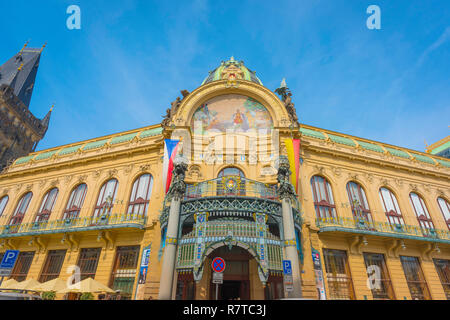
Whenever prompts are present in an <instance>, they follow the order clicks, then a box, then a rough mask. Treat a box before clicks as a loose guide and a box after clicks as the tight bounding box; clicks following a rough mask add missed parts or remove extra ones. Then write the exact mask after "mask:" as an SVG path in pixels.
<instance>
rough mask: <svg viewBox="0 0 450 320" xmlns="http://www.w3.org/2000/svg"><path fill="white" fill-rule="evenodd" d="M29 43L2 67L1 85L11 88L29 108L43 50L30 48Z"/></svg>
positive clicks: (0, 71)
mask: <svg viewBox="0 0 450 320" xmlns="http://www.w3.org/2000/svg"><path fill="white" fill-rule="evenodd" d="M28 43H29V41H27V42H26V43H25V44H24V46H23V47H22V49H21V50H20V51H19V52H18V53H16V54H15V55H14V56H13V57H12V58H11V59H9V60H8V61H6V62H5V63H4V64H3V65H1V66H0V85H7V86H9V87H11V89H12V90H13V91H14V94H15V95H16V96H17V97H18V98H19V99H20V100H21V101H22V102H23V104H24V105H25V106H26V107H27V108H29V106H30V101H31V95H32V93H33V88H34V82H35V80H36V74H37V70H38V66H39V60H40V58H41V52H42V49H43V48H44V47H45V45H44V46H43V47H42V48H39V49H36V48H29V47H28Z"/></svg>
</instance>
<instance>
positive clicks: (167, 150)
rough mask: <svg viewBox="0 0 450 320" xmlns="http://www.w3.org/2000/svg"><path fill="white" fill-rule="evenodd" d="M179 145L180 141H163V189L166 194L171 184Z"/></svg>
mask: <svg viewBox="0 0 450 320" xmlns="http://www.w3.org/2000/svg"><path fill="white" fill-rule="evenodd" d="M179 144H180V140H171V139H165V140H164V162H163V187H164V188H165V191H166V193H167V191H169V187H170V184H171V183H172V171H173V161H174V160H175V156H176V154H177V150H178V145H179Z"/></svg>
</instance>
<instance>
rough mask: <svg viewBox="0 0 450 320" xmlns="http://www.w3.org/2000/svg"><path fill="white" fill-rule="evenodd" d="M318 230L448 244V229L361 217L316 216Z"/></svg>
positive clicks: (449, 238) (449, 242) (449, 236)
mask: <svg viewBox="0 0 450 320" xmlns="http://www.w3.org/2000/svg"><path fill="white" fill-rule="evenodd" d="M316 225H317V227H319V228H320V231H319V232H346V233H357V234H366V235H375V236H382V237H391V238H399V239H413V240H419V241H426V242H440V243H447V244H450V231H448V230H439V229H431V228H430V229H427V228H421V227H418V226H411V225H405V224H391V223H389V222H376V221H368V220H365V219H362V218H317V219H316Z"/></svg>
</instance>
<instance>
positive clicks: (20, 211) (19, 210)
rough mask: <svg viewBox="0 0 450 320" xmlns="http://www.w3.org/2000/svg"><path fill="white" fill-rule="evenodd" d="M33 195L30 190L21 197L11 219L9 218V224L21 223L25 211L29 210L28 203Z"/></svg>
mask: <svg viewBox="0 0 450 320" xmlns="http://www.w3.org/2000/svg"><path fill="white" fill-rule="evenodd" d="M32 197H33V193H31V192H28V193H26V194H24V195H23V196H22V198H20V200H19V203H18V204H17V207H16V210H14V213H13V215H12V216H11V219H10V220H9V225H10V226H11V225H17V224H21V223H22V220H23V217H24V216H25V213H26V212H27V209H28V205H29V204H30V201H31V198H32Z"/></svg>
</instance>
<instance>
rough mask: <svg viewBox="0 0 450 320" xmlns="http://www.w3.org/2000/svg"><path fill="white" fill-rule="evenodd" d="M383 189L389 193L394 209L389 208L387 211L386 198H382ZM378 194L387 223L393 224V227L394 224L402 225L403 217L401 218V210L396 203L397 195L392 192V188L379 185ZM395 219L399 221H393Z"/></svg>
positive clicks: (403, 223) (403, 222)
mask: <svg viewBox="0 0 450 320" xmlns="http://www.w3.org/2000/svg"><path fill="white" fill-rule="evenodd" d="M383 189H384V190H386V191H388V192H389V195H390V197H391V203H392V204H393V205H394V209H396V210H392V209H391V210H389V211H387V206H386V200H385V199H384V196H383V192H382V190H383ZM378 194H379V195H380V197H381V203H382V204H383V208H384V214H385V215H386V218H387V220H388V222H389V224H390V225H391V226H393V227H394V226H395V225H402V226H404V225H405V219H403V215H402V212H401V210H400V205H399V204H398V200H397V197H396V196H395V194H394V193H393V192H392V190H391V189H388V188H386V187H381V188H380V189H379V191H378ZM395 219H397V220H398V221H399V223H397V222H396V221H395Z"/></svg>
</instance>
